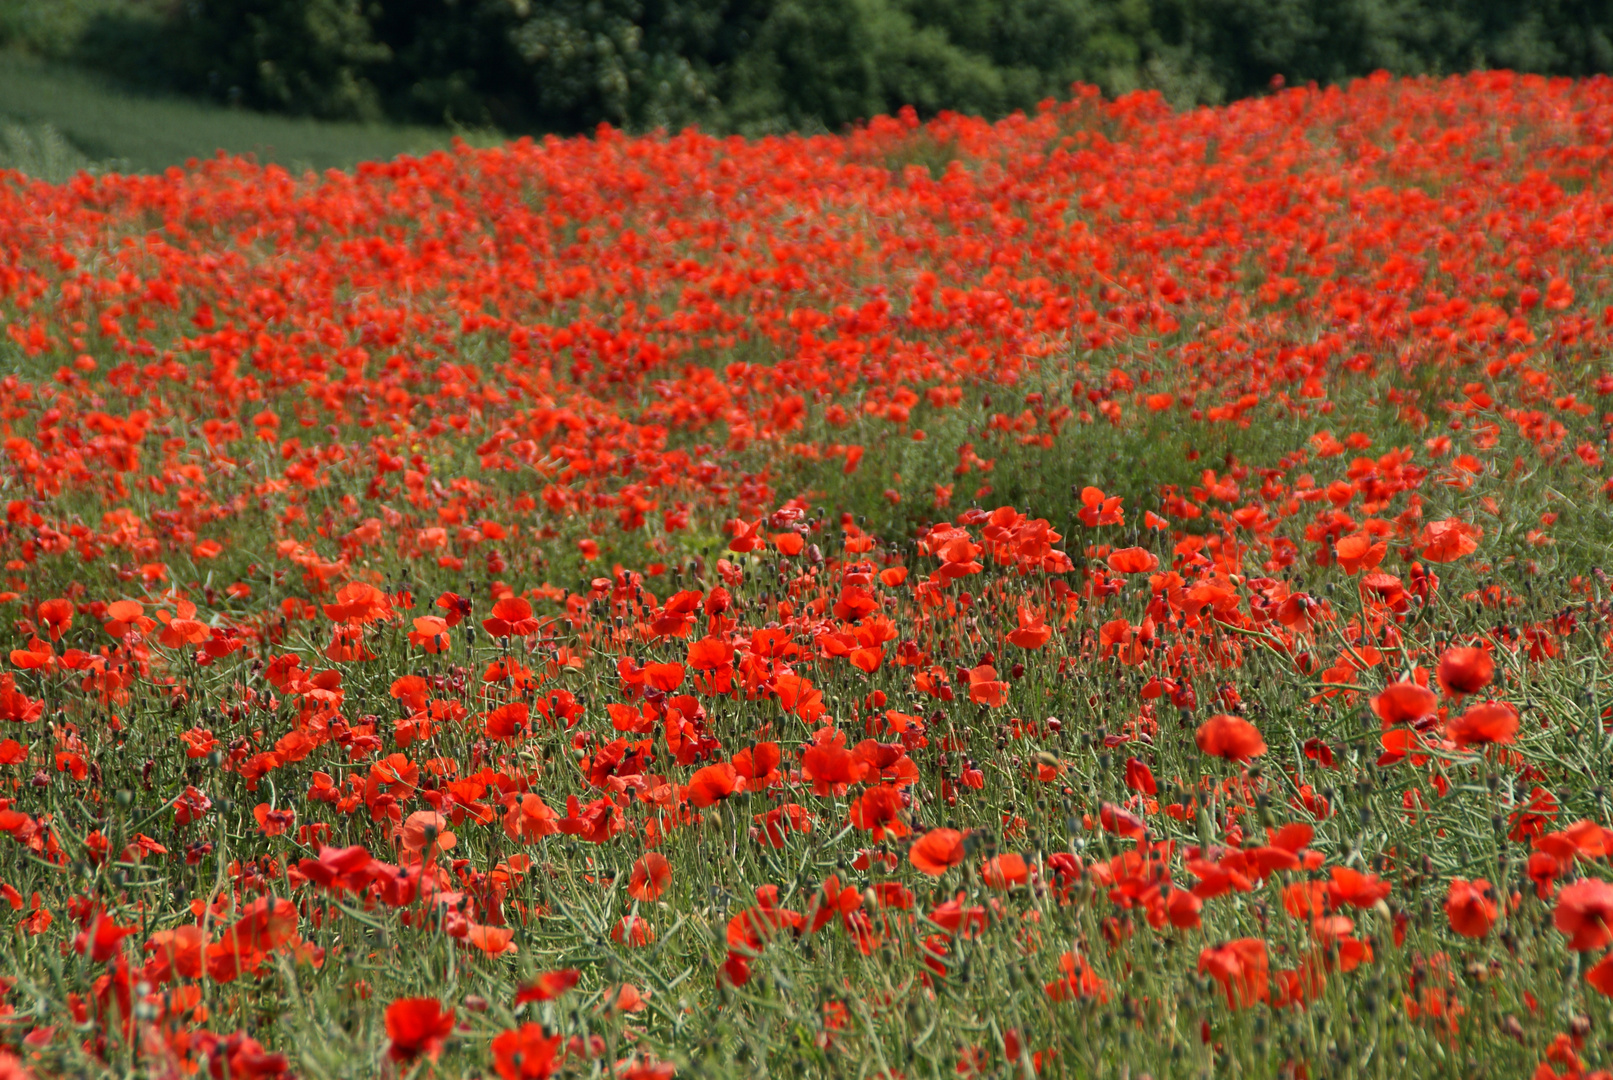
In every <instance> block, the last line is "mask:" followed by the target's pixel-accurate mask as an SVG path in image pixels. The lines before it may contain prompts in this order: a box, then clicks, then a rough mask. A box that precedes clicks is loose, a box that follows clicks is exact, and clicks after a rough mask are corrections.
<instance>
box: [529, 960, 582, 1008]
mask: <svg viewBox="0 0 1613 1080" xmlns="http://www.w3.org/2000/svg"><path fill="white" fill-rule="evenodd" d="M581 977H582V972H580V971H578V970H577V969H576V968H561V969H560V970H559V971H546V972H544V973H543V974H542V975H539V976H538V977H537V978H536V979H534V980H532V981H531V982H529V983H526V984H525V985H523V986H522V987H521V988H520V989H519V990H517V991H516V993H515V1003H516V1004H517V1005H520V1004H522V1003H523V1002H528V1001H553V1000H554V999H555V998H557V997H559V996H560V995H561V994H564V993H565V992H566V991H567V990H570V989H571V988H572V987H573V986H576V985H577V980H578V979H580V978H581Z"/></svg>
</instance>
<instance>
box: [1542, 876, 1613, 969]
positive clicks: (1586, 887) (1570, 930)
mask: <svg viewBox="0 0 1613 1080" xmlns="http://www.w3.org/2000/svg"><path fill="white" fill-rule="evenodd" d="M1552 921H1553V922H1554V923H1555V924H1556V926H1557V929H1558V930H1561V931H1562V932H1563V933H1565V934H1567V935H1568V947H1569V948H1570V949H1573V950H1574V951H1576V952H1591V951H1593V950H1595V949H1600V948H1602V947H1603V946H1605V945H1608V944H1610V943H1613V885H1609V884H1608V883H1607V882H1605V881H1599V880H1597V879H1596V878H1584V879H1583V880H1580V881H1576V882H1574V883H1573V884H1572V885H1569V886H1566V887H1565V888H1564V889H1563V891H1562V893H1561V895H1559V896H1558V898H1557V911H1556V913H1555V914H1554V915H1553V917H1552Z"/></svg>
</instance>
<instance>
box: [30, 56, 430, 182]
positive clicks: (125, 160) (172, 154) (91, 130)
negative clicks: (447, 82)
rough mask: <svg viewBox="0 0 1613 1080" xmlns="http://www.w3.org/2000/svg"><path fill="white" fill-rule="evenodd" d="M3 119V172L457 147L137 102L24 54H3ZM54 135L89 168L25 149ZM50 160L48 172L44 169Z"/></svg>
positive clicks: (342, 161)
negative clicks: (216, 156)
mask: <svg viewBox="0 0 1613 1080" xmlns="http://www.w3.org/2000/svg"><path fill="white" fill-rule="evenodd" d="M0 118H3V119H9V120H10V121H12V124H11V125H10V126H9V130H10V133H11V137H10V138H8V139H6V140H5V141H4V142H0V165H7V166H11V167H18V168H23V169H24V170H26V171H30V172H37V171H40V170H41V168H46V171H47V172H49V171H55V170H56V169H59V168H61V167H63V166H62V164H61V163H62V162H64V161H66V162H70V163H72V164H74V165H80V164H87V163H89V162H97V163H105V165H106V166H107V167H111V168H115V169H118V170H119V171H135V172H160V171H161V170H163V169H166V168H168V167H169V166H171V165H182V164H184V162H185V160H186V159H187V158H193V157H195V158H200V157H208V156H210V155H212V154H213V153H214V152H215V151H217V150H221V149H222V150H226V151H228V152H230V153H232V154H246V153H250V154H256V155H257V157H258V159H259V160H261V161H272V162H275V163H278V164H281V165H284V166H286V167H288V168H290V169H292V170H293V171H302V170H304V169H310V168H311V169H330V168H347V167H350V166H352V165H353V164H355V163H356V162H359V161H371V160H378V159H385V158H390V157H394V156H396V155H398V154H402V153H422V152H425V151H429V150H434V149H437V148H439V147H444V146H447V145H448V141H449V134H448V133H447V132H445V131H440V130H433V129H430V128H404V127H390V126H383V125H366V124H344V123H328V122H323V121H317V120H297V119H290V118H287V117H280V116H266V115H263V114H261V113H254V112H247V111H245V110H240V109H226V108H220V107H218V106H215V105H208V104H204V103H200V102H194V101H188V100H183V99H177V98H159V97H144V96H136V95H130V94H127V93H123V92H120V91H118V90H116V89H113V88H112V87H110V86H109V85H107V84H106V83H104V82H102V81H101V80H98V79H96V78H95V77H93V76H91V75H88V74H85V73H83V72H81V71H78V70H75V69H73V68H69V67H64V66H60V65H54V64H49V63H46V62H44V61H41V60H37V59H35V58H33V57H30V56H27V55H24V54H21V53H16V52H0ZM51 131H54V132H59V133H60V135H61V136H62V137H63V138H64V139H65V140H66V142H67V143H68V144H70V146H71V147H72V149H74V150H76V151H78V153H79V154H80V155H82V157H83V161H82V162H80V161H78V159H77V158H75V157H74V156H73V155H71V154H61V153H55V154H53V155H45V154H42V153H39V152H38V151H37V150H35V151H33V152H30V151H28V150H19V149H18V145H17V144H18V142H19V140H20V141H23V142H26V143H30V144H38V143H41V142H42V141H48V140H49V138H50V136H49V134H48V133H49V132H51ZM46 161H48V162H49V163H50V164H49V166H48V167H45V166H44V165H43V164H42V163H44V162H46ZM31 164H32V165H33V167H32V168H30V165H31ZM47 178H51V177H48V176H47Z"/></svg>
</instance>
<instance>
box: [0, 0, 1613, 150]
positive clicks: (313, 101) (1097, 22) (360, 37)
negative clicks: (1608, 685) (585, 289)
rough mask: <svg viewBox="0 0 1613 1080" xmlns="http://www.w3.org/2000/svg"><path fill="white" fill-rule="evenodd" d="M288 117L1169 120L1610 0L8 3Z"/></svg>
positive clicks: (764, 126) (1418, 65) (1505, 44)
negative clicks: (1115, 115) (1166, 107)
mask: <svg viewBox="0 0 1613 1080" xmlns="http://www.w3.org/2000/svg"><path fill="white" fill-rule="evenodd" d="M5 40H11V41H15V42H21V43H22V44H24V45H28V46H31V47H33V48H34V49H35V50H36V51H46V52H48V53H51V54H54V55H64V54H70V55H71V56H72V57H74V58H76V59H78V60H79V61H80V62H83V63H87V64H89V65H90V66H93V67H96V68H99V69H102V70H107V71H110V72H112V73H113V74H116V75H118V76H119V77H120V78H123V79H124V80H126V81H135V82H142V83H146V84H157V85H166V86H167V87H170V88H175V89H181V90H185V91H189V92H193V93H205V94H208V95H211V96H214V97H216V98H217V99H219V100H221V101H229V102H236V103H240V104H244V105H247V106H250V107H253V108H258V109H265V110H273V111H284V112H290V113H296V114H303V115H312V116H324V117H341V118H350V119H376V118H379V117H388V118H391V119H395V120H407V121H413V122H423V123H443V122H448V123H452V124H458V125H468V126H472V127H497V128H502V129H505V130H507V131H511V132H520V131H560V132H570V131H586V130H589V129H591V128H592V127H593V126H595V125H597V124H599V123H601V122H607V123H611V124H615V125H619V126H623V127H627V128H630V129H640V130H642V129H648V128H654V127H666V128H671V129H676V128H679V127H682V126H685V125H688V124H700V125H703V126H706V127H710V128H715V129H719V130H732V131H741V132H749V133H756V132H765V131H777V130H785V129H800V128H808V129H812V128H824V127H827V128H831V129H836V128H840V127H842V126H844V125H846V124H849V123H853V122H855V121H857V120H860V119H864V118H867V117H869V116H872V115H874V114H877V113H890V112H894V111H895V110H897V109H898V108H900V107H901V106H902V105H907V104H910V105H913V106H915V107H916V108H917V109H918V110H919V112H920V113H921V114H929V113H934V112H936V111H938V110H941V109H956V110H960V111H964V112H971V113H980V114H984V115H1001V114H1003V113H1005V112H1008V111H1010V110H1013V109H1028V108H1031V107H1033V106H1034V105H1035V104H1036V102H1038V101H1040V100H1042V99H1044V98H1047V97H1050V96H1059V95H1062V94H1065V93H1067V92H1068V89H1069V86H1070V84H1071V83H1073V82H1078V81H1079V82H1089V83H1096V84H1097V85H1099V86H1101V87H1102V88H1103V89H1104V90H1105V91H1106V92H1109V93H1120V92H1123V91H1126V90H1132V89H1139V88H1154V89H1158V90H1161V91H1163V92H1164V93H1165V95H1166V97H1167V98H1169V99H1170V100H1172V101H1173V102H1174V103H1176V104H1179V105H1185V104H1194V103H1200V102H1215V101H1221V100H1225V99H1229V98H1236V97H1240V96H1246V95H1249V94H1253V93H1260V92H1262V91H1263V90H1265V88H1267V87H1268V86H1270V85H1271V83H1272V80H1273V77H1274V76H1278V75H1281V76H1283V77H1284V79H1286V80H1287V81H1288V82H1289V83H1290V84H1293V83H1299V82H1307V81H1312V80H1315V81H1318V82H1324V83H1326V82H1338V81H1342V80H1346V79H1349V78H1351V77H1354V76H1358V75H1364V74H1367V73H1369V72H1372V71H1375V70H1378V69H1387V70H1389V71H1392V72H1395V73H1398V74H1423V73H1429V74H1442V73H1447V72H1453V71H1461V70H1467V69H1470V68H1474V67H1510V68H1514V69H1517V70H1521V71H1538V72H1544V73H1549V74H1563V75H1587V74H1593V73H1596V72H1608V71H1613V0H1533V2H1517V0H1511V2H1509V0H51V2H49V3H45V2H43V0H12V2H11V3H10V4H9V5H6V4H0V41H5Z"/></svg>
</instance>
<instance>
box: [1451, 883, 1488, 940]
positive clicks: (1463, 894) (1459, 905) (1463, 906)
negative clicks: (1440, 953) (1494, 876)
mask: <svg viewBox="0 0 1613 1080" xmlns="http://www.w3.org/2000/svg"><path fill="white" fill-rule="evenodd" d="M1492 891H1493V890H1492V889H1491V886H1490V883H1489V882H1488V881H1485V880H1483V879H1482V878H1480V879H1479V880H1477V881H1471V882H1470V881H1467V880H1466V879H1464V878H1452V879H1451V885H1450V891H1449V892H1448V893H1447V894H1446V896H1445V917H1446V918H1447V919H1449V920H1450V924H1451V929H1452V930H1454V931H1456V932H1457V933H1458V934H1461V935H1462V936H1463V937H1470V938H1481V937H1484V936H1485V935H1486V934H1488V933H1489V932H1490V927H1491V926H1493V925H1495V916H1496V910H1497V909H1496V904H1495V900H1494V899H1493V898H1492Z"/></svg>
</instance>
